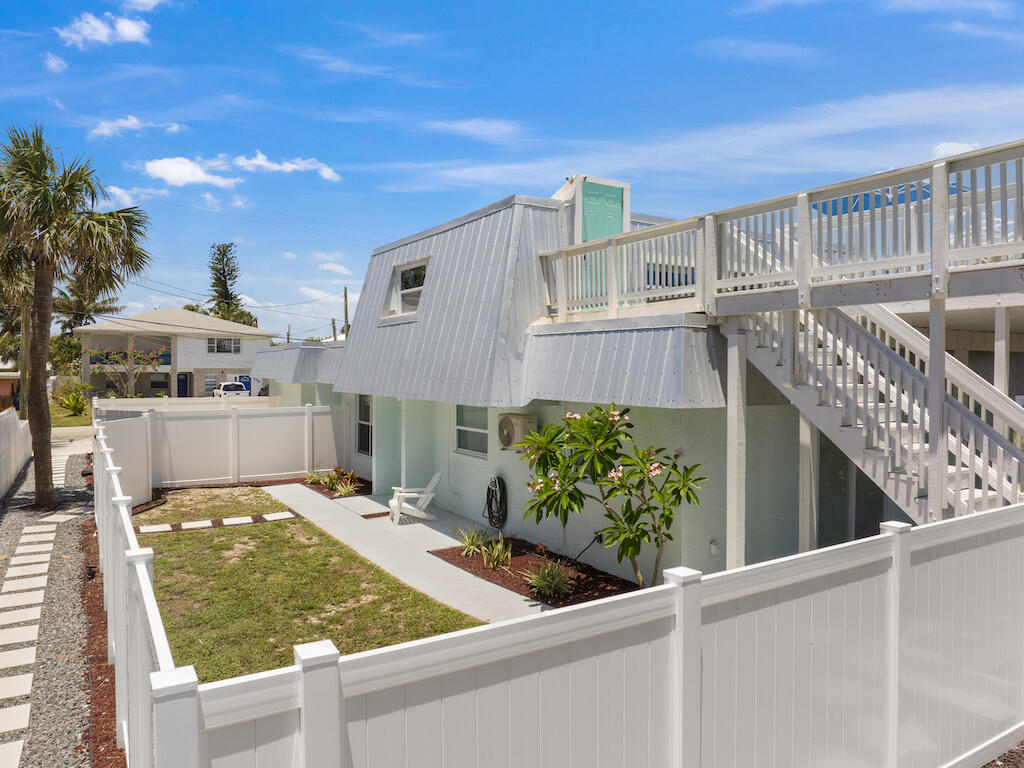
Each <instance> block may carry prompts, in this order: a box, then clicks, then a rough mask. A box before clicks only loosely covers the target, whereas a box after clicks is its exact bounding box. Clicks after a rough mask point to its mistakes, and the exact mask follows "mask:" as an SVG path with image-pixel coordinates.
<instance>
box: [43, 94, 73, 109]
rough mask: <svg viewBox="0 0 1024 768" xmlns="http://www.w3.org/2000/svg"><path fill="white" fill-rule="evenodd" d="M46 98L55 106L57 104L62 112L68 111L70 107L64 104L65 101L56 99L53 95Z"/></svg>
mask: <svg viewBox="0 0 1024 768" xmlns="http://www.w3.org/2000/svg"><path fill="white" fill-rule="evenodd" d="M46 100H47V101H48V102H50V103H51V104H53V106H55V107H56V108H57V109H59V110H60V111H61V112H67V111H68V108H67V107H65V106H64V102H63V101H61V100H60V99H55V98H52V97H48V98H47V99H46Z"/></svg>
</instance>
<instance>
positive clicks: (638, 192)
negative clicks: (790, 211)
mask: <svg viewBox="0 0 1024 768" xmlns="http://www.w3.org/2000/svg"><path fill="white" fill-rule="evenodd" d="M0 7H2V8H3V13H2V15H0V71H3V72H4V77H3V79H2V80H0V122H2V123H3V124H8V123H12V122H16V123H22V124H28V123H30V122H34V121H39V122H41V123H43V125H44V126H45V128H46V130H47V132H48V135H49V136H50V138H51V140H52V141H53V142H54V143H55V144H56V145H58V146H60V147H61V148H62V149H63V150H64V152H65V153H66V154H67V155H75V154H87V155H91V156H92V157H93V158H94V160H95V163H96V165H97V166H98V167H99V168H100V169H101V170H102V172H103V178H104V181H105V182H106V183H107V184H108V185H110V188H111V191H112V194H113V198H114V204H117V205H122V204H125V203H127V202H132V203H135V204H138V205H141V206H142V207H144V208H145V209H146V210H147V211H148V212H149V213H150V215H151V217H152V226H151V229H150V239H149V246H148V247H149V250H150V251H151V253H152V254H153V262H152V267H151V268H150V270H149V272H148V273H147V275H146V277H145V278H144V279H142V280H140V281H139V284H133V285H130V286H129V287H128V288H127V290H126V291H125V292H124V294H123V297H122V298H123V299H124V303H126V304H127V306H128V311H129V312H137V311H142V310H144V309H152V308H155V307H160V306H174V305H180V304H182V303H185V302H186V301H187V300H193V299H194V298H196V297H198V296H199V295H200V294H202V293H204V292H205V291H206V288H207V272H206V269H205V262H206V254H207V250H208V248H209V245H210V244H211V243H213V242H222V241H226V240H234V241H235V242H237V243H238V244H239V256H240V263H241V268H242V279H241V281H240V284H239V288H240V289H241V291H242V292H243V293H244V294H245V296H246V297H248V298H249V300H250V301H251V302H253V309H254V310H255V311H256V312H257V314H258V316H259V318H260V325H261V327H264V328H268V329H271V330H274V331H277V332H280V333H282V334H283V333H284V331H285V329H286V327H287V326H288V325H291V328H292V332H293V335H296V336H305V335H314V336H316V335H321V334H324V333H326V332H327V330H328V328H327V327H326V326H327V323H328V322H329V318H330V317H331V316H332V315H334V316H338V317H339V318H340V315H341V305H340V299H339V297H338V294H340V292H341V290H342V288H343V287H346V286H347V287H348V288H349V291H350V294H351V296H352V298H353V299H355V298H357V296H358V293H359V288H360V283H361V280H362V276H363V273H364V270H365V267H366V264H367V261H368V259H369V254H370V251H371V250H372V248H374V247H375V246H377V245H382V244H384V243H387V242H389V241H391V240H395V239H397V238H399V237H402V236H405V235H408V234H412V233H414V232H417V231H419V230H422V229H425V228H427V227H430V226H432V225H435V224H438V223H441V222H443V221H446V220H448V219H450V218H454V217H456V216H459V215H461V214H463V213H465V212H467V211H470V210H472V209H474V208H477V207H479V206H481V205H484V204H486V203H488V202H491V201H493V200H496V199H499V198H501V197H504V196H506V195H508V194H511V193H514V192H518V193H525V194H536V195H544V196H546V195H550V194H551V193H553V192H554V191H555V190H556V189H557V188H558V187H559V186H560V183H561V181H562V179H563V178H564V177H565V176H568V175H571V174H573V173H588V174H593V175H598V176H605V177H609V178H614V179H619V180H623V181H628V182H631V184H632V204H633V209H634V210H635V211H642V212H646V213H655V214H660V215H664V216H671V217H683V216H690V215H694V214H698V213H703V212H707V211H711V210H714V209H716V208H721V207H726V206H730V205H735V204H739V203H743V202H748V201H752V200H756V199H759V198H761V197H767V196H771V195H775V194H781V193H785V192H791V191H794V190H798V189H801V188H805V187H809V186H814V185H817V184H822V183H827V182H829V181H834V180H838V179H841V178H846V177H850V176H856V175H860V174H864V173H871V172H874V171H878V170H883V169H886V168H891V167H895V166H900V165H904V164H908V163H913V162H919V161H922V160H927V159H929V158H931V157H934V156H936V155H940V154H943V153H949V152H952V151H962V150H963V149H966V148H969V147H972V146H975V145H982V146H984V145H987V144H993V143H997V142H1000V141H1006V140H1009V139H1014V138H1019V137H1020V136H1021V134H1022V133H1024V128H1022V126H1024V71H1022V70H1024V67H1022V64H1024V56H1022V53H1021V52H1022V50H1024V8H1022V7H1021V6H1019V5H1017V4H1016V3H1013V2H1010V1H1009V0H860V1H859V2H854V1H849V2H846V1H843V0H831V1H830V0H725V1H724V2H716V3H699V4H698V3H687V2H682V3H662V4H647V3H631V4H628V5H627V4H622V3H606V4H604V5H601V4H600V3H594V2H591V3H585V4H584V3H575V2H565V3H557V4H556V3H545V4H540V3H532V4H531V3H515V4H512V5H505V6H499V5H496V4H493V3H468V2H467V3H462V2H448V3H443V4H442V3H422V2H417V3H412V2H410V3H387V2H379V3H369V4H368V3H358V4H357V3H342V2H331V3H326V2H325V3H316V2H302V1H301V0H299V2H294V3H280V2H277V3H272V2H259V1H252V2H247V3H244V4H243V3H202V2H197V1H196V0H77V1H76V2H67V3H61V2H50V3H46V2H36V3H23V2H13V1H12V0H6V1H5V2H4V3H3V5H2V6H0ZM499 11H500V12H499ZM171 294H173V295H171ZM298 302H304V303H298ZM260 304H290V305H291V306H289V307H277V310H278V311H270V310H267V309H261V308H260V307H259V305H260ZM353 307H354V302H353ZM285 312H289V313H291V314H284V313H285Z"/></svg>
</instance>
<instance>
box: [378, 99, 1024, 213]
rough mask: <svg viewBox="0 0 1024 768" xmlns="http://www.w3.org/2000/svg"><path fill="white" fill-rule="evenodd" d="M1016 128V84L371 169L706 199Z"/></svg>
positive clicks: (495, 184) (1019, 105)
mask: <svg viewBox="0 0 1024 768" xmlns="http://www.w3.org/2000/svg"><path fill="white" fill-rule="evenodd" d="M1022 122H1024V83H1018V84H1007V83H998V84H990V83H980V84H963V85H955V86H947V87H940V88H931V89H921V90H909V91H895V92H890V93H880V94H874V95H867V96H859V97H855V98H851V99H846V100H841V101H831V102H823V103H819V104H812V105H808V106H805V107H800V108H796V109H790V110H788V111H784V112H781V113H777V114H774V115H773V114H770V113H763V114H759V115H758V117H757V119H755V120H751V121H749V122H743V123H725V124H721V125H712V126H709V127H707V128H703V129H700V130H693V131H685V132H681V133H677V134H675V135H670V136H668V137H663V136H658V137H656V138H652V137H649V136H648V137H645V136H642V135H641V136H626V137H623V138H622V139H621V140H616V141H594V140H589V141H586V140H585V141H578V142H576V144H575V145H574V146H573V145H569V146H570V147H571V148H570V149H568V150H566V151H565V152H562V153H557V154H551V155H548V156H546V157H541V158H538V159H535V160H531V161H524V162H504V163H479V162H471V161H458V162H438V163H422V164H418V165H417V164H410V163H405V164H392V165H391V166H378V167H379V168H381V169H383V170H388V171H391V172H393V173H395V174H400V175H401V183H400V184H398V183H396V184H395V185H394V186H393V187H391V189H394V190H396V191H399V190H415V191H424V190H434V189H447V188H472V189H479V188H482V187H483V188H500V189H504V190H507V189H509V188H510V187H512V188H518V189H523V188H524V187H527V188H529V187H533V188H540V189H544V188H549V187H553V186H555V185H557V182H558V180H559V179H561V178H564V177H565V176H566V175H567V174H568V173H574V172H577V171H579V172H585V173H590V174H594V175H596V176H604V177H606V178H627V179H628V178H631V177H633V178H636V177H638V176H642V175H646V176H647V178H648V179H650V180H651V183H654V184H658V183H661V184H665V185H672V186H673V188H676V189H678V188H679V186H680V182H681V181H685V183H686V185H687V186H689V187H692V185H693V184H695V183H700V184H702V185H703V187H704V190H705V191H704V193H703V194H702V197H703V198H704V199H705V200H706V199H707V198H708V197H709V195H710V194H711V190H712V189H715V188H716V186H715V185H718V188H721V187H722V184H721V179H724V178H732V177H733V176H735V177H737V178H740V177H741V178H743V179H745V180H746V181H747V182H751V183H753V182H755V181H756V180H758V179H764V178H775V179H783V180H784V179H785V178H786V177H793V176H797V175H800V174H805V175H806V174H819V175H825V174H827V175H828V176H834V175H839V174H842V175H859V174H863V173H868V172H871V171H872V170H875V169H879V168H894V167H899V166H902V165H906V164H908V163H913V162H919V161H920V160H922V159H924V158H927V157H929V156H930V154H931V152H932V149H933V148H934V147H935V146H936V145H937V144H939V143H941V142H944V141H947V140H948V138H949V137H950V136H963V135H968V136H971V137H972V138H973V139H975V140H977V141H979V142H980V143H981V144H982V145H983V146H984V145H988V144H996V143H999V142H1001V141H1008V140H1010V139H1012V138H1015V137H1017V136H1019V134H1020V125H1021V123H1022ZM828 176H826V178H825V179H823V181H824V180H827V178H828ZM840 178H841V177H840ZM735 202H736V203H739V202H742V200H735ZM698 204H699V205H704V204H706V203H704V204H701V203H698Z"/></svg>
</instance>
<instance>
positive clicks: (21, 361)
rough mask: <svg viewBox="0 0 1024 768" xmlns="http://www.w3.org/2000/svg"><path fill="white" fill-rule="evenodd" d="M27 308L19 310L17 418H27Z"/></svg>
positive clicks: (30, 323) (28, 324) (28, 312)
mask: <svg viewBox="0 0 1024 768" xmlns="http://www.w3.org/2000/svg"><path fill="white" fill-rule="evenodd" d="M31 311H32V310H31V309H30V308H29V307H28V306H23V307H22V308H21V345H20V348H19V350H18V417H19V418H22V419H27V418H28V336H29V328H31V327H32V321H31V320H30V319H29V314H30V312H31Z"/></svg>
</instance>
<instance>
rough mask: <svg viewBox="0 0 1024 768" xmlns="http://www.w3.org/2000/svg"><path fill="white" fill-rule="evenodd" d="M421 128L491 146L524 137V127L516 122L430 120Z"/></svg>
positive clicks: (478, 119) (479, 119)
mask: <svg viewBox="0 0 1024 768" xmlns="http://www.w3.org/2000/svg"><path fill="white" fill-rule="evenodd" d="M421 127H423V128H424V129H426V130H428V131H436V132H437V133H451V134H454V135H456V136H465V137H466V138H470V139H476V140H477V141H484V142H488V143H490V144H507V143H508V142H510V141H514V140H515V139H518V138H520V137H521V136H522V133H523V126H522V124H521V123H518V122H516V121H514V120H492V119H490V118H485V117H474V118H469V119H467V120H428V121H426V122H424V123H421Z"/></svg>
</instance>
